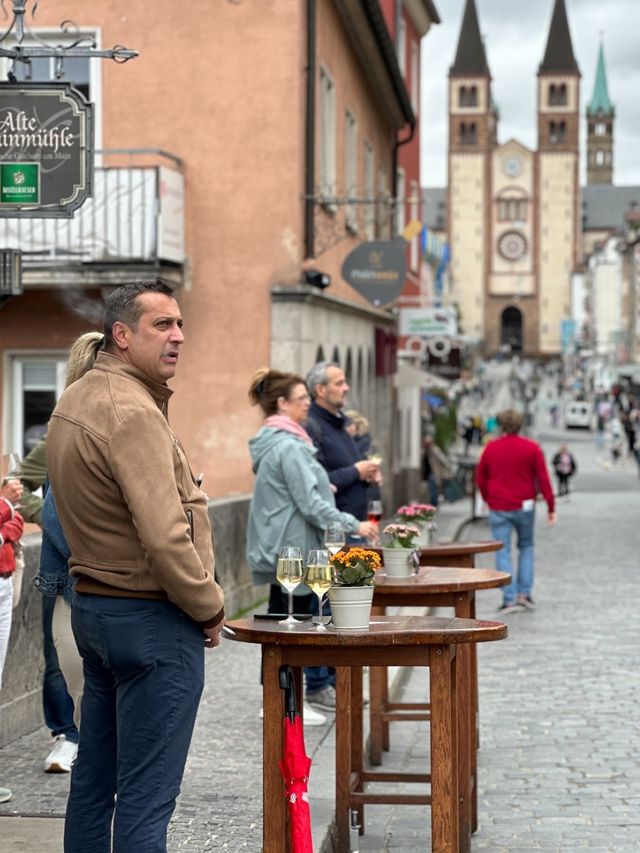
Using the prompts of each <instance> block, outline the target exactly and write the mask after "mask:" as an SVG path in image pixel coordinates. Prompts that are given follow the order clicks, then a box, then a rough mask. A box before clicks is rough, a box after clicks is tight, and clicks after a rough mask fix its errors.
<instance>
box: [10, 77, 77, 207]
mask: <svg viewBox="0 0 640 853" xmlns="http://www.w3.org/2000/svg"><path fill="white" fill-rule="evenodd" d="M92 184H93V105H92V104H90V103H89V102H88V101H87V100H86V99H85V98H84V96H83V95H82V94H81V93H80V92H78V91H77V90H76V89H74V88H73V87H72V86H70V85H69V84H67V83H51V84H49V83H30V84H28V83H20V84H7V83H3V84H1V85H0V216H3V217H7V216H9V217H54V216H65V217H70V216H73V213H74V211H75V210H77V209H78V208H79V207H80V205H81V204H82V203H83V202H84V200H85V199H86V198H87V197H88V196H89V195H91V188H92Z"/></svg>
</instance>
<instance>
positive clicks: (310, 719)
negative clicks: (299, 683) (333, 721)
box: [303, 702, 327, 726]
mask: <svg viewBox="0 0 640 853" xmlns="http://www.w3.org/2000/svg"><path fill="white" fill-rule="evenodd" d="M303 719H304V724H305V726H324V724H325V723H326V722H327V718H326V717H325V715H324V714H321V713H320V711H316V710H315V708H312V707H311V705H309V703H308V702H305V703H304V717H303Z"/></svg>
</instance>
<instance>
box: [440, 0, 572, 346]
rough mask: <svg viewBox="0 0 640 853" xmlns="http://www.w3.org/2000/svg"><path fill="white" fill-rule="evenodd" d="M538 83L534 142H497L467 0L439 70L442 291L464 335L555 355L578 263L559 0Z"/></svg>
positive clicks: (568, 77) (567, 47)
mask: <svg viewBox="0 0 640 853" xmlns="http://www.w3.org/2000/svg"><path fill="white" fill-rule="evenodd" d="M537 80H538V85H537V124H538V133H537V139H538V144H537V149H536V150H535V151H533V150H531V149H529V148H527V147H526V146H525V145H523V144H521V143H520V142H519V141H518V140H516V139H510V140H508V141H506V142H504V143H503V144H499V143H498V121H499V115H498V110H497V107H496V106H495V103H494V101H493V98H492V92H491V73H490V69H489V66H488V63H487V58H486V54H485V49H484V45H483V42H482V38H481V35H480V26H479V22H478V16H477V10H476V5H475V0H467V3H466V7H465V11H464V17H463V21H462V27H461V30H460V38H459V42H458V47H457V51H456V56H455V60H454V63H453V65H452V66H451V69H450V72H449V154H448V157H449V164H448V173H449V181H448V191H447V198H446V225H445V230H446V233H447V235H448V239H449V243H450V247H451V268H450V275H451V299H452V301H453V302H455V303H456V304H457V306H458V309H459V314H460V327H461V331H462V332H463V334H465V335H466V336H467V337H468V338H469V339H471V340H475V341H478V342H484V346H485V349H486V351H488V352H495V351H497V350H498V349H499V348H500V347H501V346H504V345H508V346H509V347H510V348H511V350H512V351H515V352H523V353H525V354H531V355H542V356H553V355H557V354H559V353H560V352H561V345H562V342H561V329H562V321H563V320H569V319H570V317H571V282H572V275H573V273H574V272H575V270H576V269H577V268H578V266H579V264H580V260H581V257H580V256H581V208H580V183H579V120H580V70H579V68H578V64H577V62H576V59H575V56H574V53H573V47H572V43H571V34H570V31H569V25H568V20H567V14H566V8H565V4H564V0H556V2H555V6H554V10H553V15H552V19H551V25H550V28H549V34H548V39H547V45H546V50H545V53H544V56H543V58H542V61H541V63H540V66H539V69H538V74H537Z"/></svg>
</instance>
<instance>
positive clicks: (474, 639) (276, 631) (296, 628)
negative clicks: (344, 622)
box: [222, 616, 507, 646]
mask: <svg viewBox="0 0 640 853" xmlns="http://www.w3.org/2000/svg"><path fill="white" fill-rule="evenodd" d="M231 632H232V633H231ZM222 635H223V637H225V639H227V640H236V641H239V642H244V643H261V644H263V645H297V646H412V645H425V644H426V645H443V644H449V643H485V642H490V641H492V640H502V639H504V637H506V636H507V626H506V625H505V624H504V622H489V621H484V620H480V619H457V618H455V617H446V616H445V617H443V616H374V617H372V619H371V621H370V623H369V628H368V629H366V630H349V631H344V630H337V629H336V628H332V627H328V628H327V630H326V631H317V630H316V629H315V628H314V627H313V626H312V625H310V623H309V622H299V623H298V624H296V625H292V626H288V625H282V624H280V623H279V622H264V621H263V620H254V619H251V618H249V619H236V620H233V621H231V622H227V624H226V630H224V631H223V634H222Z"/></svg>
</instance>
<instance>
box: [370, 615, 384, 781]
mask: <svg viewBox="0 0 640 853" xmlns="http://www.w3.org/2000/svg"><path fill="white" fill-rule="evenodd" d="M385 613H386V607H381V606H379V605H374V606H373V607H372V608H371V615H372V616H384V615H385ZM386 684H387V668H386V667H382V666H371V667H369V763H370V764H371V766H372V767H378V766H379V765H380V764H382V746H383V744H382V738H383V724H382V716H381V714H382V710H383V707H384V706H385V705H386V702H387V691H386V690H385V689H384V688H385V687H386ZM388 740H389V727H388V726H387V749H389V744H388Z"/></svg>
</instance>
